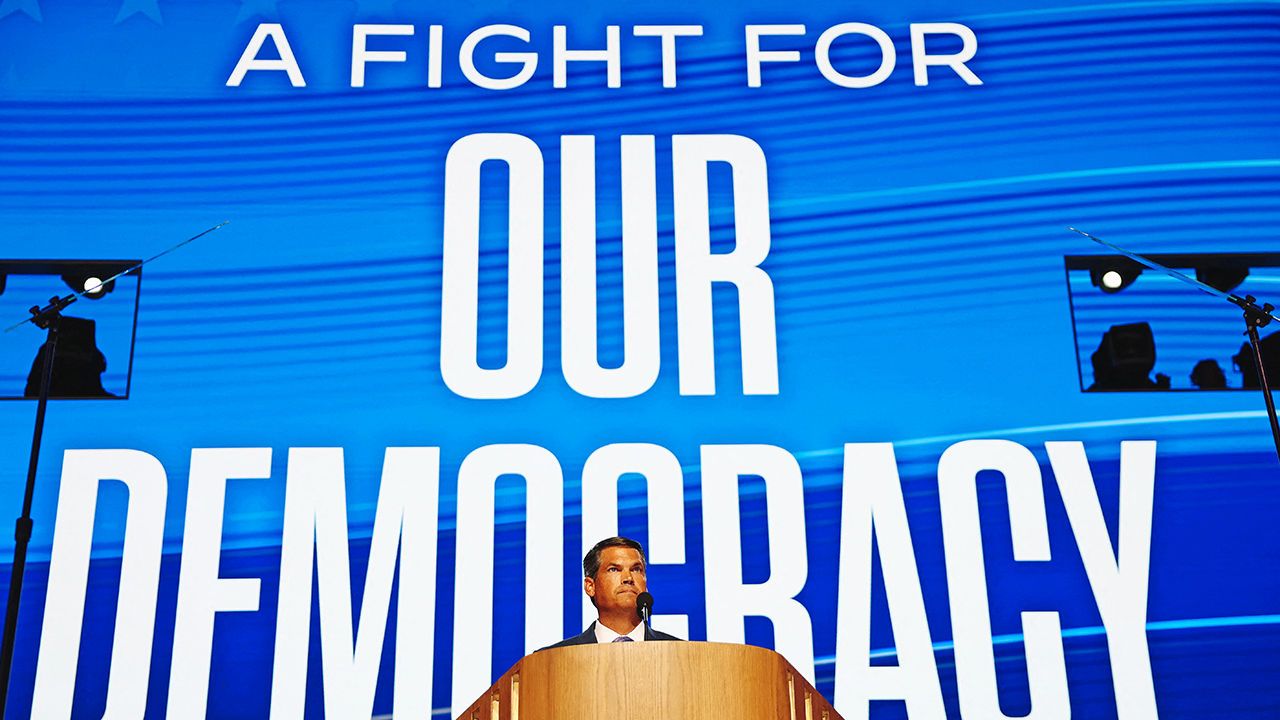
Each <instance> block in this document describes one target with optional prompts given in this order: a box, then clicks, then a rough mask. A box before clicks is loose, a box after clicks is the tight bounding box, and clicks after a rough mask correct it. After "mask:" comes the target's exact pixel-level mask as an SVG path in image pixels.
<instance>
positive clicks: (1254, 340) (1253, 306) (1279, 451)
mask: <svg viewBox="0 0 1280 720" xmlns="http://www.w3.org/2000/svg"><path fill="white" fill-rule="evenodd" d="M1228 299H1229V300H1230V301H1231V302H1233V303H1235V304H1236V305H1237V306H1239V307H1240V309H1241V310H1244V324H1245V328H1246V330H1245V333H1246V334H1247V335H1248V336H1249V344H1250V345H1252V346H1253V362H1254V366H1255V367H1257V369H1258V384H1259V386H1261V388H1262V399H1263V400H1265V401H1266V403H1267V419H1268V420H1270V421H1271V439H1272V440H1274V441H1275V444H1276V457H1277V458H1280V422H1277V421H1276V402H1275V399H1274V398H1272V397H1271V386H1270V385H1268V384H1267V371H1266V368H1265V367H1264V366H1263V363H1262V344H1261V341H1260V340H1259V339H1258V328H1261V327H1266V326H1267V325H1268V324H1269V323H1270V322H1271V317H1272V316H1271V311H1272V310H1275V307H1274V306H1273V305H1272V304H1271V303H1265V304H1263V306H1262V307H1258V299H1257V298H1255V297H1254V296H1252V295H1246V296H1244V297H1239V296H1236V295H1232V296H1231V297H1230V298H1228Z"/></svg>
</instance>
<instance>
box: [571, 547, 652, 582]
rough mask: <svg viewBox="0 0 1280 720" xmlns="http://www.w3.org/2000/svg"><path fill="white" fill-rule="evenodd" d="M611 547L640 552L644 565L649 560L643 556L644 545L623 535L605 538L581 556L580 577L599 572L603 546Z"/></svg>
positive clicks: (592, 576)
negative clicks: (584, 555)
mask: <svg viewBox="0 0 1280 720" xmlns="http://www.w3.org/2000/svg"><path fill="white" fill-rule="evenodd" d="M611 547H627V548H631V549H632V550H635V551H637V552H639V553H640V560H641V561H643V562H644V564H645V565H648V564H649V561H648V560H647V559H645V556H644V546H643V545H641V544H640V543H638V542H636V541H635V540H632V539H631V538H624V537H611V538H605V539H603V540H601V541H600V542H598V543H596V544H595V545H594V546H593V547H592V548H591V549H590V550H588V551H587V555H586V557H584V558H582V577H589V578H595V576H596V573H598V572H600V553H602V552H604V550H605V548H611Z"/></svg>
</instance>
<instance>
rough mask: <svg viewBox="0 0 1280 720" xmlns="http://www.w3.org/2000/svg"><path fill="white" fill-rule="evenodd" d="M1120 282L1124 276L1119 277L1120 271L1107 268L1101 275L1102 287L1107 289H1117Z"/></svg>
mask: <svg viewBox="0 0 1280 720" xmlns="http://www.w3.org/2000/svg"><path fill="white" fill-rule="evenodd" d="M1122 282H1124V278H1121V277H1120V273H1118V272H1116V271H1115V270H1108V271H1107V272H1106V273H1105V274H1103V276H1102V287H1104V288H1106V289H1108V290H1119V289H1120V283H1122Z"/></svg>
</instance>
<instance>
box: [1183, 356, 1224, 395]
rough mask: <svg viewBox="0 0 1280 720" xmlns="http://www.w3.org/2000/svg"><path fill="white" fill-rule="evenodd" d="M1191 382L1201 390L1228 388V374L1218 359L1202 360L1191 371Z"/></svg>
mask: <svg viewBox="0 0 1280 720" xmlns="http://www.w3.org/2000/svg"><path fill="white" fill-rule="evenodd" d="M1191 384H1193V385H1195V386H1196V387H1197V388H1200V389H1201V390H1226V389H1227V376H1226V374H1225V373H1223V372H1222V366H1221V365H1219V364H1218V361H1217V360H1208V359H1206V360H1201V361H1200V362H1198V363H1196V366H1195V368H1194V369H1192V371H1191Z"/></svg>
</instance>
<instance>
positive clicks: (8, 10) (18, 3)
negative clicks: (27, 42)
mask: <svg viewBox="0 0 1280 720" xmlns="http://www.w3.org/2000/svg"><path fill="white" fill-rule="evenodd" d="M17 12H24V13H26V14H27V17H30V18H31V19H32V20H35V21H36V22H43V21H44V18H42V17H40V3H39V2H38V0H4V2H0V18H3V17H8V16H10V15H12V14H14V13H17Z"/></svg>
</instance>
